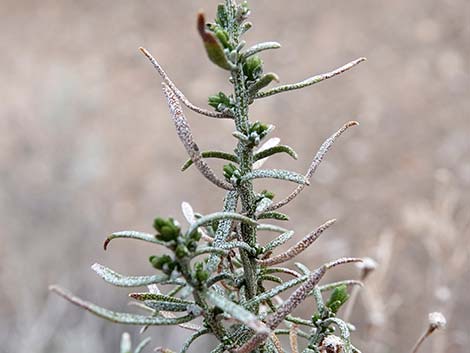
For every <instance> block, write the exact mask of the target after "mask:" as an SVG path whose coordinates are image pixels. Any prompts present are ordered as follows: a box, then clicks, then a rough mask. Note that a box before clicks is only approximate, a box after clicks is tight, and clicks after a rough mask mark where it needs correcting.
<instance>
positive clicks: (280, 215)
mask: <svg viewBox="0 0 470 353" xmlns="http://www.w3.org/2000/svg"><path fill="white" fill-rule="evenodd" d="M258 219H275V220H278V221H288V220H289V216H288V215H286V214H285V213H280V212H265V213H261V214H260V215H259V216H258Z"/></svg>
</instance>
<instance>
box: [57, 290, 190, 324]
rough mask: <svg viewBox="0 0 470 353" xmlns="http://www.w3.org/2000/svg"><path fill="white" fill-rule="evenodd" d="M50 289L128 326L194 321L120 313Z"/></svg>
mask: <svg viewBox="0 0 470 353" xmlns="http://www.w3.org/2000/svg"><path fill="white" fill-rule="evenodd" d="M49 289H50V290H51V291H53V292H55V293H57V294H59V295H60V296H61V297H63V298H65V299H67V300H68V301H70V302H71V303H73V304H75V305H77V306H79V307H81V308H83V309H85V310H88V311H89V312H91V313H92V314H95V315H96V316H99V317H101V318H103V319H106V320H109V321H112V322H116V323H120V324H127V325H150V326H161V325H179V324H183V323H185V322H189V321H191V320H193V319H194V316H193V315H186V316H181V317H176V318H166V317H155V316H144V315H136V314H129V313H120V312H115V311H111V310H108V309H105V308H102V307H100V306H98V305H96V304H93V303H91V302H88V301H85V300H83V299H81V298H79V297H76V296H74V295H73V294H72V293H70V292H69V291H67V290H65V289H63V288H60V287H58V286H51V287H49Z"/></svg>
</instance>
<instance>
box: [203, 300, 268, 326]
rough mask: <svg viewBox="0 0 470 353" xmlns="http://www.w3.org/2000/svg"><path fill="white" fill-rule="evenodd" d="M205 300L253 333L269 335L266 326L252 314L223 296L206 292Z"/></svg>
mask: <svg viewBox="0 0 470 353" xmlns="http://www.w3.org/2000/svg"><path fill="white" fill-rule="evenodd" d="M206 298H207V300H208V301H209V302H210V303H211V304H212V305H215V306H217V307H219V308H220V309H222V310H223V311H224V312H226V313H227V314H229V315H230V316H232V317H233V318H234V319H236V320H238V321H240V322H242V323H243V324H245V325H246V326H247V327H249V328H251V329H252V330H254V331H255V332H257V333H269V329H268V328H267V327H266V325H265V324H264V323H263V322H262V321H261V320H259V319H258V318H257V317H256V316H255V315H254V314H253V313H251V312H250V311H248V310H246V309H245V308H243V307H242V306H240V305H238V304H235V303H234V302H232V301H230V300H229V299H227V298H225V297H224V296H221V295H220V294H217V293H216V292H214V291H208V292H207V293H206Z"/></svg>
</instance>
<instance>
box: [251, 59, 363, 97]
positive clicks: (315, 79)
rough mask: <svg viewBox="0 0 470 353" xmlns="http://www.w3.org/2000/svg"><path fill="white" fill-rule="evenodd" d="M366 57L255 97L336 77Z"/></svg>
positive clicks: (270, 94) (294, 88) (260, 93)
mask: <svg viewBox="0 0 470 353" xmlns="http://www.w3.org/2000/svg"><path fill="white" fill-rule="evenodd" d="M365 60H366V58H359V59H356V60H354V61H351V62H350V63H348V64H346V65H343V66H341V67H339V68H337V69H336V70H333V71H331V72H327V73H325V74H320V75H316V76H313V77H310V78H307V79H305V80H303V81H301V82H298V83H292V84H287V85H282V86H279V87H274V88H273V89H270V90H268V91H264V92H259V93H258V94H256V97H255V98H264V97H269V96H272V95H273V94H278V93H282V92H287V91H292V90H296V89H300V88H304V87H308V86H311V85H314V84H316V83H318V82H321V81H324V80H327V79H329V78H331V77H334V76H336V75H339V74H341V73H343V72H345V71H347V70H349V69H351V68H353V67H354V66H356V65H357V64H359V63H361V62H363V61H365Z"/></svg>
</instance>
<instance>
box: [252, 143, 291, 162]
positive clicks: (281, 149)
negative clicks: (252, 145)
mask: <svg viewBox="0 0 470 353" xmlns="http://www.w3.org/2000/svg"><path fill="white" fill-rule="evenodd" d="M276 153H287V154H288V155H289V156H291V157H292V158H294V159H297V158H298V155H297V152H295V151H294V150H293V149H292V147H289V146H287V145H279V146H273V147H271V148H268V149H265V150H263V151H258V152H256V153H255V155H254V157H253V158H254V160H255V161H258V160H261V159H264V158H267V157H269V156H272V155H273V154H276Z"/></svg>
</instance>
